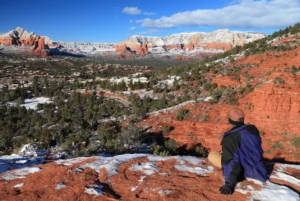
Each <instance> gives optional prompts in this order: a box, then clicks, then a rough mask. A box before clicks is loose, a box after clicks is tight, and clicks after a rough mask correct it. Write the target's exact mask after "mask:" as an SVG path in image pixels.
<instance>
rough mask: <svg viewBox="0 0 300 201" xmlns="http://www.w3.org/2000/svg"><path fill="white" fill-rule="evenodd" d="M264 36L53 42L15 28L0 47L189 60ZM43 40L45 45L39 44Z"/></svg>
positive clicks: (224, 32)
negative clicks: (112, 41)
mask: <svg viewBox="0 0 300 201" xmlns="http://www.w3.org/2000/svg"><path fill="white" fill-rule="evenodd" d="M264 37H266V34H263V33H247V32H232V31H229V30H218V31H214V32H212V33H202V32H191V33H180V34H173V35H170V36H166V37H144V36H132V37H130V38H128V39H127V40H125V41H123V42H120V43H81V42H54V41H52V40H51V39H50V38H49V37H40V36H38V35H36V34H34V33H28V32H27V31H26V30H24V29H22V28H20V27H18V28H16V29H15V30H12V31H10V32H8V33H6V34H2V35H0V44H2V45H4V46H12V45H17V46H29V47H32V46H34V49H38V50H36V51H31V53H32V54H35V55H43V56H44V55H48V53H46V52H48V51H45V50H48V49H49V48H48V46H49V47H50V50H52V52H53V53H61V52H65V53H71V54H80V55H81V54H83V55H102V56H107V57H113V58H121V59H123V58H135V57H144V56H148V55H149V56H154V57H166V56H168V57H170V58H172V57H174V59H179V60H189V59H188V58H202V57H208V56H211V55H213V54H216V53H220V52H224V51H225V50H230V49H232V48H233V47H235V46H237V45H244V44H246V43H249V42H252V41H255V40H257V39H261V38H264ZM42 38H43V40H44V43H43V41H41V40H42ZM40 39H41V40H40ZM41 48H42V49H43V51H41ZM23 49H24V48H23Z"/></svg>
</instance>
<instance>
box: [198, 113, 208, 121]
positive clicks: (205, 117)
mask: <svg viewBox="0 0 300 201" xmlns="http://www.w3.org/2000/svg"><path fill="white" fill-rule="evenodd" d="M208 120H209V114H208V113H206V114H203V115H202V116H201V117H200V122H207V121H208Z"/></svg>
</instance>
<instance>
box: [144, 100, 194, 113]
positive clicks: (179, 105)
mask: <svg viewBox="0 0 300 201" xmlns="http://www.w3.org/2000/svg"><path fill="white" fill-rule="evenodd" d="M194 102H195V101H193V100H192V101H187V102H184V103H180V104H178V105H175V106H173V107H169V108H165V109H162V110H157V111H155V112H150V113H147V115H159V114H160V113H163V112H169V111H172V110H176V109H178V108H181V107H183V106H186V105H187V104H190V103H194Z"/></svg>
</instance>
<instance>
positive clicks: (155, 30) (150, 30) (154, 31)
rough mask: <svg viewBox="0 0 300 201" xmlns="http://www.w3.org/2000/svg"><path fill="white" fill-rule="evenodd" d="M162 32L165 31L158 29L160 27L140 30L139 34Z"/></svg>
mask: <svg viewBox="0 0 300 201" xmlns="http://www.w3.org/2000/svg"><path fill="white" fill-rule="evenodd" d="M160 32H163V31H161V30H158V29H149V30H147V31H142V32H138V33H137V34H138V35H149V34H154V33H160Z"/></svg>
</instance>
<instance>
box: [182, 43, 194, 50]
mask: <svg viewBox="0 0 300 201" xmlns="http://www.w3.org/2000/svg"><path fill="white" fill-rule="evenodd" d="M184 48H185V49H186V50H189V51H191V50H194V49H195V45H194V44H192V43H190V44H185V45H184Z"/></svg>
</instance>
